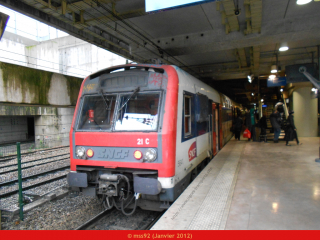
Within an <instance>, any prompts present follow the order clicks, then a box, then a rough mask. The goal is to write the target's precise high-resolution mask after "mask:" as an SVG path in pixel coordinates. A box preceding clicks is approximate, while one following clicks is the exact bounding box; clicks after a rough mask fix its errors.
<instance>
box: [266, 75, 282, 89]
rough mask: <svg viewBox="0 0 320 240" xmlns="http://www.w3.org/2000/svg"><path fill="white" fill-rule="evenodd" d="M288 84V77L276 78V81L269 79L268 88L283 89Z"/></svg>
mask: <svg viewBox="0 0 320 240" xmlns="http://www.w3.org/2000/svg"><path fill="white" fill-rule="evenodd" d="M286 84H287V78H286V77H275V78H274V79H270V78H269V79H268V81H267V86H268V87H281V86H285V85H286Z"/></svg>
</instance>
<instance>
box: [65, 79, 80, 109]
mask: <svg viewBox="0 0 320 240" xmlns="http://www.w3.org/2000/svg"><path fill="white" fill-rule="evenodd" d="M65 78H66V79H67V87H68V94H69V97H70V102H71V105H76V104H77V99H78V94H79V91H80V87H81V83H82V79H81V78H77V77H71V76H65Z"/></svg>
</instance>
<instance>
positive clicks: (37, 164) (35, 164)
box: [0, 153, 70, 175]
mask: <svg viewBox="0 0 320 240" xmlns="http://www.w3.org/2000/svg"><path fill="white" fill-rule="evenodd" d="M63 155H70V154H69V153H66V154H62V155H57V156H53V157H47V158H42V159H35V160H30V161H27V162H23V163H22V164H21V165H22V169H27V168H30V167H34V166H40V165H43V164H46V163H51V162H55V161H60V160H64V159H68V158H69V156H67V157H65V158H60V159H54V160H52V159H51V158H55V157H61V156H63ZM45 160H49V161H47V162H45V163H37V162H39V161H45ZM31 163H34V164H33V165H30V166H23V165H26V164H31ZM9 167H15V168H14V169H11V170H7V171H3V172H1V170H0V175H1V174H3V173H7V172H13V171H16V170H17V169H18V167H17V164H10V165H4V166H0V169H1V168H9Z"/></svg>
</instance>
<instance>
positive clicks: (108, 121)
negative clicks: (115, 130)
mask: <svg viewBox="0 0 320 240" xmlns="http://www.w3.org/2000/svg"><path fill="white" fill-rule="evenodd" d="M100 94H101V96H102V99H103V101H104V103H105V105H106V110H107V114H108V115H107V124H109V123H110V111H111V106H112V100H113V97H111V100H108V99H107V100H106V99H105V98H104V95H103V90H102V89H100ZM107 101H111V102H110V106H108V103H107Z"/></svg>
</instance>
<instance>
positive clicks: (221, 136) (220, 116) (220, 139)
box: [218, 104, 223, 149]
mask: <svg viewBox="0 0 320 240" xmlns="http://www.w3.org/2000/svg"><path fill="white" fill-rule="evenodd" d="M218 118H219V123H218V124H219V143H220V144H219V146H220V147H219V149H222V147H223V132H222V104H219V116H218Z"/></svg>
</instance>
